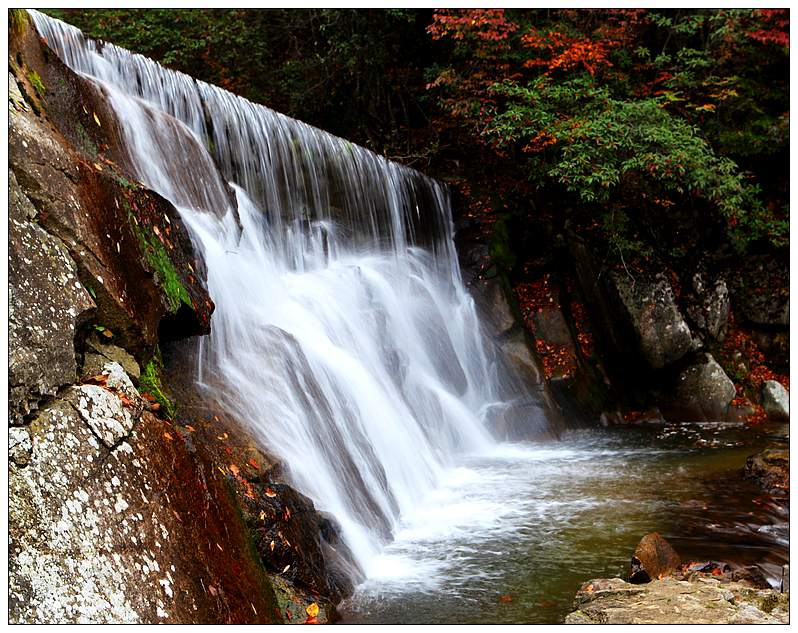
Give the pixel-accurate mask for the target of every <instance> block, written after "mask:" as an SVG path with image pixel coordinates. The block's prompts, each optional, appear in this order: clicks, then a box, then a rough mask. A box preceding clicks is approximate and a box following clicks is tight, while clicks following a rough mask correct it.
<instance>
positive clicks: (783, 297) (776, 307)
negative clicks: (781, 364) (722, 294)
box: [732, 256, 790, 326]
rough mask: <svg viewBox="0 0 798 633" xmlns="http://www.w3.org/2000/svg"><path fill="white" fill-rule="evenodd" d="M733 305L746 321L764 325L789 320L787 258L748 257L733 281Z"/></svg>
mask: <svg viewBox="0 0 798 633" xmlns="http://www.w3.org/2000/svg"><path fill="white" fill-rule="evenodd" d="M732 292H733V299H734V306H735V309H736V311H737V310H738V311H739V312H740V315H741V316H742V318H743V319H745V320H746V321H748V322H750V323H753V324H757V325H766V326H788V325H789V324H790V284H789V261H788V259H787V258H786V257H785V259H784V261H783V262H779V261H778V260H775V259H773V258H767V257H755V256H753V257H747V258H746V260H745V262H744V263H743V267H742V269H741V271H740V274H738V275H737V276H736V278H735V279H734V283H732Z"/></svg>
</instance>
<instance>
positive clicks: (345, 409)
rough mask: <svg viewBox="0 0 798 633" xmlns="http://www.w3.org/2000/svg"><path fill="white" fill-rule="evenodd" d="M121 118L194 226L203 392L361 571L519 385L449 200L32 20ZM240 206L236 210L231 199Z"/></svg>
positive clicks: (58, 25) (146, 175)
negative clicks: (205, 331)
mask: <svg viewBox="0 0 798 633" xmlns="http://www.w3.org/2000/svg"><path fill="white" fill-rule="evenodd" d="M31 14H32V16H33V19H34V22H35V25H36V28H37V29H38V31H39V33H40V34H42V35H43V36H44V37H46V39H47V42H48V44H49V45H50V46H51V47H52V48H53V49H54V50H55V51H56V53H57V54H58V55H59V56H60V57H61V59H63V60H64V62H65V63H67V64H68V65H69V66H70V67H71V68H72V69H73V70H75V71H76V72H79V73H81V74H83V75H84V76H86V77H87V78H89V79H91V80H92V81H95V82H97V83H98V85H99V86H100V88H101V89H102V90H103V91H104V92H105V94H106V97H107V100H108V103H109V104H110V106H111V107H112V108H113V109H114V110H115V112H116V114H117V118H118V120H119V124H120V126H121V128H122V136H123V139H124V144H125V150H126V151H127V152H128V154H129V162H130V166H131V169H133V170H134V171H135V172H136V174H135V175H137V176H138V177H139V179H140V180H141V181H142V182H144V183H145V184H146V185H148V186H149V187H151V188H152V189H154V190H156V191H158V192H159V193H160V194H161V195H163V196H164V197H166V198H167V199H169V200H170V201H171V202H172V203H173V204H174V205H175V206H176V207H177V208H178V210H179V211H180V213H181V216H182V217H183V219H184V221H185V222H186V224H187V226H188V227H189V228H190V231H191V233H192V239H193V240H194V242H195V245H196V247H197V248H198V250H199V251H200V252H201V254H202V256H203V259H204V261H205V265H206V267H207V275H208V289H209V291H210V294H211V296H212V298H213V300H214V302H215V304H216V311H215V313H214V315H213V318H212V322H211V334H210V336H209V337H207V340H203V341H201V343H200V346H201V351H200V358H201V363H200V372H199V375H198V377H197V380H198V382H199V383H200V384H201V385H202V386H204V388H206V389H207V390H208V391H209V393H211V394H212V396H213V398H214V399H215V400H216V401H217V402H219V403H220V404H222V405H223V406H224V407H225V408H226V409H227V410H228V411H229V412H230V413H231V414H232V415H234V416H235V417H236V418H237V419H238V420H240V421H241V422H243V423H245V424H247V425H249V427H250V429H251V431H252V433H253V434H254V435H255V436H256V437H257V439H258V440H259V441H260V442H261V443H262V444H263V445H264V447H265V448H267V449H268V450H270V451H271V452H272V453H274V454H275V455H277V456H278V457H280V458H281V459H282V460H283V462H284V463H285V464H286V465H287V467H288V469H289V472H290V477H291V480H292V483H293V484H294V485H295V486H296V487H297V488H298V489H300V490H301V491H302V492H304V493H305V494H307V495H308V496H309V497H311V498H312V499H313V500H314V502H315V504H316V506H317V507H319V508H320V509H323V510H325V511H328V512H331V513H332V514H334V515H335V516H336V518H337V519H338V521H339V522H340V525H341V528H342V533H343V537H344V539H345V540H346V542H347V544H348V545H349V547H350V549H351V550H352V552H353V554H354V556H355V558H356V560H357V562H358V564H359V565H360V566H361V567H362V569H363V571H365V573H366V574H369V573H370V565H371V564H372V562H373V561H374V559H375V556H376V554H377V553H378V552H379V550H380V548H381V547H382V545H383V544H384V543H385V542H386V540H388V539H390V535H391V532H392V530H393V529H394V527H395V525H396V524H397V521H398V520H399V517H401V516H402V515H403V514H405V513H407V512H409V511H411V510H412V508H413V507H414V505H415V504H416V503H417V502H418V499H419V498H420V497H421V496H422V495H423V493H424V492H425V491H427V490H429V489H430V488H432V487H433V486H434V485H435V484H436V482H437V481H438V480H439V478H440V476H441V473H442V472H443V471H444V469H446V468H447V467H448V466H450V465H451V464H452V463H453V460H455V459H456V456H457V455H458V454H462V453H467V452H475V451H480V450H485V449H486V448H488V447H490V446H491V445H492V444H493V443H494V439H493V438H492V437H491V434H490V433H489V432H488V430H487V427H486V418H487V417H488V416H489V415H493V414H494V413H495V411H496V410H497V408H498V409H501V407H502V406H504V405H505V404H506V400H507V389H506V384H505V383H506V378H505V377H504V376H503V375H501V370H500V369H499V366H498V365H497V363H496V362H495V359H494V357H493V352H492V348H491V347H490V346H489V345H488V344H487V342H486V340H485V338H484V336H483V334H482V331H481V328H480V322H479V317H478V315H477V312H476V310H475V307H474V302H473V300H472V298H471V296H470V295H469V294H468V292H467V291H466V289H465V288H464V286H463V283H462V280H461V277H460V271H459V267H458V262H457V257H456V252H455V249H454V242H453V228H452V222H451V213H450V208H449V199H448V194H447V191H446V189H445V188H444V187H443V186H441V185H440V184H439V183H437V182H435V181H434V180H431V179H429V178H426V177H424V176H423V175H421V174H420V173H418V172H416V171H414V170H411V169H409V168H407V167H404V166H401V165H398V164H396V163H393V162H390V161H388V160H386V159H385V158H383V157H381V156H378V155H376V154H374V153H372V152H369V151H368V150H366V149H364V148H362V147H359V146H357V145H353V144H352V143H349V142H348V141H346V140H344V139H341V138H338V137H335V136H332V135H330V134H327V133H325V132H323V131H321V130H318V129H316V128H314V127H312V126H309V125H307V124H304V123H302V122H299V121H296V120H294V119H291V118H289V117H286V116H284V115H281V114H279V113H276V112H274V111H272V110H270V109H268V108H266V107H264V106H260V105H256V104H253V103H251V102H249V101H247V100H245V99H243V98H241V97H237V96H235V95H233V94H231V93H229V92H226V91H224V90H222V89H220V88H218V87H215V86H212V85H209V84H206V83H203V82H200V81H197V80H195V79H193V78H191V77H189V76H187V75H184V74H181V73H179V72H175V71H171V70H167V69H165V68H163V67H161V66H160V65H158V64H157V63H155V62H153V61H152V60H149V59H147V58H145V57H142V56H140V55H136V54H133V53H130V52H128V51H126V50H124V49H121V48H119V47H116V46H114V45H112V44H108V43H101V42H95V41H93V40H91V39H88V38H86V37H84V36H83V34H82V33H81V32H80V31H79V30H77V29H75V28H74V27H71V26H69V25H67V24H64V23H63V22H60V21H58V20H54V19H52V18H49V17H47V16H45V15H44V14H41V13H39V12H36V11H31ZM231 189H232V193H231Z"/></svg>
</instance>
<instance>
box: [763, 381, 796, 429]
mask: <svg viewBox="0 0 798 633" xmlns="http://www.w3.org/2000/svg"><path fill="white" fill-rule="evenodd" d="M762 406H763V407H764V409H765V411H766V412H767V414H768V417H769V418H770V419H771V420H776V421H784V420H789V419H790V394H789V392H788V391H787V390H786V389H785V388H784V386H783V385H782V384H781V383H779V382H776V381H775V380H766V381H765V382H764V383H762Z"/></svg>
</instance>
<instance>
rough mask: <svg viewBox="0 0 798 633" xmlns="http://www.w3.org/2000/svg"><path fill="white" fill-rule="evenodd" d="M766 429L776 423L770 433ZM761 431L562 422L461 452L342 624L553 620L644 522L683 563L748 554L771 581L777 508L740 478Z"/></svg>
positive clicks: (765, 438)
mask: <svg viewBox="0 0 798 633" xmlns="http://www.w3.org/2000/svg"><path fill="white" fill-rule="evenodd" d="M775 432H776V433H778V432H779V431H778V430H777V431H775ZM773 433H774V430H773V429H767V428H764V427H762V428H758V429H750V428H745V427H733V426H729V425H718V424H712V423H704V424H695V425H679V426H672V427H669V426H665V427H655V428H639V427H616V428H611V429H601V430H585V429H582V430H574V431H570V432H568V433H566V434H565V435H563V436H562V438H561V439H560V441H556V442H547V443H522V444H500V445H498V446H497V447H495V448H494V449H493V450H491V451H490V452H489V453H485V454H479V455H470V456H468V457H466V458H465V459H464V460H463V461H462V462H461V463H460V464H459V465H458V466H456V467H454V468H452V469H450V470H449V471H447V473H446V476H445V478H444V481H443V482H441V485H440V486H439V487H438V488H437V489H435V490H434V491H433V492H432V493H430V494H429V495H428V496H427V497H426V498H425V499H423V500H422V501H421V503H420V504H419V507H418V509H417V511H416V512H415V513H413V515H412V516H405V517H403V520H402V524H401V526H400V528H399V530H398V531H397V533H396V534H395V540H394V542H393V543H391V544H390V545H389V546H388V547H387V548H386V549H385V550H384V551H383V552H382V554H381V555H380V557H379V559H378V560H375V561H373V564H372V565H371V570H370V576H369V579H368V580H367V581H366V582H365V583H363V584H361V585H360V586H359V587H358V589H357V591H356V593H355V595H354V596H353V597H352V598H351V599H350V600H348V601H346V602H345V603H344V604H342V605H341V607H340V612H341V615H342V621H343V622H345V623H408V624H409V623H555V622H562V621H563V619H564V617H565V615H566V614H567V613H569V612H570V611H571V610H572V607H571V605H572V602H573V598H574V594H575V593H576V590H577V589H578V587H579V586H580V584H581V583H582V582H584V581H586V580H589V579H592V578H598V577H612V576H620V577H624V578H625V577H626V576H627V574H628V569H629V560H630V558H631V555H632V552H633V551H634V549H635V546H636V545H637V543H638V541H639V540H640V538H641V537H642V536H643V535H645V534H646V533H648V532H653V531H657V532H659V533H660V534H662V535H663V536H664V537H665V538H666V539H668V541H669V542H670V543H671V544H672V545H673V546H674V548H675V549H676V550H677V552H678V553H679V554H680V555H681V557H682V560H683V562H688V561H705V560H726V561H734V562H737V563H742V564H757V565H759V566H760V568H761V569H762V570H763V571H764V572H765V574H766V575H767V576H769V577H771V578H773V580H772V582H776V581H775V578H777V577H778V576H779V575H780V573H781V570H780V566H781V565H782V564H783V563H786V562H787V560H788V547H789V514H788V506H787V504H786V503H783V504H782V503H779V502H777V501H775V500H774V499H772V498H771V497H768V496H766V495H764V494H763V493H762V491H761V490H760V489H759V488H758V487H757V486H756V485H755V484H754V483H752V482H749V481H747V480H745V479H744V478H743V476H742V469H743V467H744V465H745V460H746V457H747V456H748V455H751V454H753V453H755V452H757V451H759V450H762V449H763V448H764V447H765V446H766V445H767V444H768V443H769V442H771V443H772V442H773V441H774V439H775V441H778V438H777V437H775V436H774V435H773Z"/></svg>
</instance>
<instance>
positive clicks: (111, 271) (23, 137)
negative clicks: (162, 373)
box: [8, 28, 212, 382]
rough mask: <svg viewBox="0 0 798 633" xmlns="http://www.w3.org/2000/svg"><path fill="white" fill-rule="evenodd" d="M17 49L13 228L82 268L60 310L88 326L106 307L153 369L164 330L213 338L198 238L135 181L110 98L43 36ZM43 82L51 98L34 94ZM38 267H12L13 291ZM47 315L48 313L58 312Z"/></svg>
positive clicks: (120, 339)
mask: <svg viewBox="0 0 798 633" xmlns="http://www.w3.org/2000/svg"><path fill="white" fill-rule="evenodd" d="M10 45H11V52H12V53H13V54H12V55H10V56H9V69H10V71H11V75H10V77H9V84H10V86H11V88H12V89H13V90H12V98H11V99H10V100H9V144H8V149H9V166H10V169H11V171H12V172H13V175H14V177H15V178H14V180H13V181H12V189H13V190H14V191H15V193H14V194H13V195H14V201H15V204H14V206H15V207H16V210H15V213H16V215H17V218H18V219H17V222H18V223H17V224H13V225H12V227H13V228H14V229H15V230H17V231H22V233H20V234H19V238H18V240H17V242H18V247H17V248H22V241H23V240H27V242H28V244H31V240H32V239H34V238H36V239H39V241H41V239H42V236H41V235H39V234H36V233H34V232H31V230H29V229H26V227H25V225H24V221H23V219H22V218H28V220H29V221H34V222H35V223H36V225H37V227H38V228H39V229H40V231H41V232H43V233H46V234H47V235H48V236H49V240H50V241H51V242H55V243H58V244H60V248H61V252H62V254H63V253H67V254H68V256H69V258H70V259H71V263H70V264H69V265H67V264H65V263H64V264H62V265H64V266H67V268H66V269H65V270H66V271H67V272H65V275H64V276H65V278H68V277H67V276H68V275H69V274H71V275H72V278H68V279H69V284H68V285H67V284H64V287H67V293H66V294H65V296H64V298H63V299H62V300H61V302H62V303H63V301H70V302H72V303H73V304H74V309H75V310H77V315H76V316H74V317H72V318H73V319H77V320H78V321H79V322H78V323H77V325H78V326H80V325H82V322H80V319H79V318H78V316H79V315H80V314H82V313H81V310H83V311H85V310H87V309H88V308H86V307H85V306H89V307H94V306H95V305H96V308H97V309H96V311H95V312H94V313H92V315H91V316H92V321H93V322H94V323H95V324H100V325H102V326H104V327H105V328H106V329H107V330H108V331H109V332H110V333H112V334H113V340H112V341H109V342H113V343H114V344H116V345H119V346H120V347H122V348H124V349H126V350H128V351H129V352H132V354H133V355H134V356H135V357H136V358H137V360H138V361H139V362H146V361H147V360H149V357H150V356H151V355H152V352H153V348H154V347H155V344H156V343H157V341H158V336H159V329H163V328H164V326H165V325H168V324H169V323H172V322H174V321H178V322H179V323H180V327H179V328H172V331H179V332H180V334H182V335H191V334H202V333H207V331H208V321H209V318H210V313H211V310H212V303H211V301H210V299H209V297H208V294H207V292H206V290H205V288H204V284H203V279H202V277H201V274H200V273H199V272H197V271H202V266H201V265H200V262H199V260H198V259H197V258H196V256H195V254H194V251H193V248H192V245H191V242H190V239H189V237H188V233H187V232H186V229H185V227H184V226H183V225H182V221H181V219H180V217H179V214H178V212H177V211H176V209H175V208H174V207H173V206H172V205H171V204H170V203H169V202H167V201H166V200H164V199H163V198H162V197H161V196H159V195H158V194H156V193H155V192H152V191H150V190H148V189H146V188H144V187H143V186H141V185H140V184H138V183H136V182H135V181H134V180H133V179H132V178H131V177H130V175H129V174H128V173H127V172H126V171H125V169H124V167H123V166H120V165H122V163H120V162H117V161H116V160H114V158H117V157H118V155H120V154H122V153H123V152H122V151H121V150H120V148H119V147H118V138H117V135H116V134H115V131H114V130H115V127H116V125H117V124H116V122H115V120H114V115H113V113H112V112H111V111H110V110H109V109H108V108H107V107H106V105H105V102H104V100H103V95H102V93H101V91H100V90H99V89H98V87H97V86H96V85H95V84H93V83H91V82H90V81H88V80H86V79H83V78H81V77H79V76H77V75H76V74H75V73H73V72H72V71H70V70H69V69H68V68H67V67H66V66H64V65H63V64H62V63H61V62H60V60H58V58H57V57H56V56H55V55H54V54H53V53H52V52H50V51H48V50H47V49H45V48H44V46H43V44H41V43H40V41H39V40H38V38H37V36H36V34H35V32H34V31H33V29H32V28H28V29H25V30H24V31H23V32H22V33H21V34H18V35H15V36H14V37H13V38H12V41H11V43H10ZM34 73H35V74H36V75H38V76H39V77H40V82H39V83H41V84H42V85H44V86H45V90H46V96H45V95H42V94H38V92H37V89H36V88H35V87H34V86H32V85H31V84H30V79H29V77H31V76H33V74H34ZM48 86H49V89H47V87H48ZM16 95H19V96H16ZM23 95H24V96H23ZM20 222H23V224H19V223H20ZM37 235H38V237H37ZM51 250H52V248H51ZM30 259H31V258H30V257H29V256H23V257H22V258H21V259H20V262H21V263H20V264H17V263H16V261H15V262H12V264H13V267H12V271H13V273H12V280H11V282H12V284H11V285H12V287H15V288H19V289H22V288H24V284H23V282H22V281H21V279H22V278H23V276H25V275H29V274H30V272H31V271H29V270H27V269H26V268H25V266H35V267H42V265H43V262H39V261H38V260H32V263H31V264H28V263H27V261H26V260H30ZM62 259H63V258H62ZM14 274H15V275H17V277H16V278H15V277H13V275H14ZM37 277H41V276H40V275H38V276H37ZM47 278H52V273H49V272H48V274H47ZM15 279H20V281H19V282H16V281H15ZM76 283H79V284H80V286H81V288H78V287H77V286H75V284H76ZM78 290H80V292H82V293H83V294H86V293H88V294H89V295H90V296H88V297H84V298H83V301H82V303H81V302H80V301H75V298H74V297H71V296H70V294H69V293H70V292H73V293H74V292H76V291H78ZM42 305H44V306H46V307H45V309H47V310H49V307H50V306H51V305H52V306H53V307H55V308H57V307H58V305H59V303H58V301H56V302H54V303H52V304H51V303H43V304H42ZM30 317H31V318H32V319H35V318H36V315H30ZM83 321H84V322H85V321H86V319H85V318H83ZM32 325H33V326H34V327H35V326H37V325H40V324H38V323H33V324H32ZM70 329H71V330H73V331H74V330H78V331H76V332H75V334H76V335H77V337H78V338H82V337H83V336H85V332H80V331H79V329H80V328H79V327H72V328H70V327H68V326H67V325H65V327H64V328H63V331H64V334H63V336H67V335H68V333H69V331H70ZM78 343H79V342H78ZM77 347H80V345H79V344H78V345H76V348H77ZM60 365H61V366H63V363H60ZM72 380H74V378H72ZM69 382H71V380H70V381H69Z"/></svg>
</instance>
